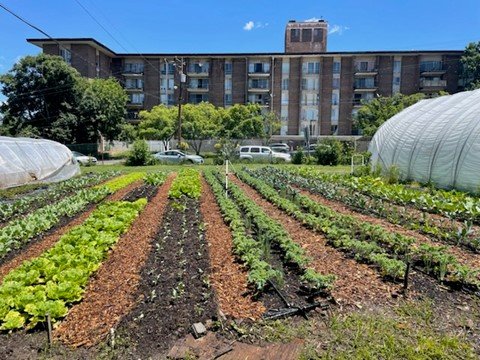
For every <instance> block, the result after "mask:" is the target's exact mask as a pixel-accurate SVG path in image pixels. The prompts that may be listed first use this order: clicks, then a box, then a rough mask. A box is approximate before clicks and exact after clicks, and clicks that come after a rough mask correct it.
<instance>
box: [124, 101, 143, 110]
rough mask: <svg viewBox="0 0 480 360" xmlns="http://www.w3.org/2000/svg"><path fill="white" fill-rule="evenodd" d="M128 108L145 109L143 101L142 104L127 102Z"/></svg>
mask: <svg viewBox="0 0 480 360" xmlns="http://www.w3.org/2000/svg"><path fill="white" fill-rule="evenodd" d="M127 107H129V108H135V109H136V108H142V107H143V101H142V102H131V101H128V102H127Z"/></svg>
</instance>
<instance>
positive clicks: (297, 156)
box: [292, 147, 305, 165]
mask: <svg viewBox="0 0 480 360" xmlns="http://www.w3.org/2000/svg"><path fill="white" fill-rule="evenodd" d="M304 158H305V154H304V153H303V150H302V148H301V147H298V148H297V151H295V152H294V153H293V156H292V164H297V165H301V164H302V163H303V159H304Z"/></svg>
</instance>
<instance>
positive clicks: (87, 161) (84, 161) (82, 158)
mask: <svg viewBox="0 0 480 360" xmlns="http://www.w3.org/2000/svg"><path fill="white" fill-rule="evenodd" d="M72 154H73V157H74V159H75V160H77V162H78V163H79V164H80V165H95V164H96V163H97V158H96V157H93V156H87V155H83V154H82V153H79V152H78V151H72Z"/></svg>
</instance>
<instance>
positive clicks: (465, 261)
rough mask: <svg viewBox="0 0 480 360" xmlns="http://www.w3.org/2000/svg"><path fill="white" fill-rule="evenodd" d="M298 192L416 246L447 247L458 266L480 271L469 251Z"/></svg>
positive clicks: (479, 260) (478, 260)
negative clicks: (396, 234)
mask: <svg viewBox="0 0 480 360" xmlns="http://www.w3.org/2000/svg"><path fill="white" fill-rule="evenodd" d="M297 189H298V188H297ZM298 190H299V191H300V192H301V193H302V195H305V196H308V197H310V198H311V199H313V200H315V201H316V202H318V203H320V204H322V205H325V206H328V207H329V208H331V209H333V210H335V211H336V212H338V213H340V214H344V215H350V216H353V217H355V218H356V219H358V220H361V221H363V222H368V223H370V224H373V225H378V226H381V227H383V228H384V229H385V230H386V231H388V232H392V233H398V234H402V235H405V236H410V237H412V238H414V239H415V240H416V244H417V246H418V245H419V244H428V245H432V246H441V245H445V246H447V252H448V253H450V254H452V255H454V256H455V257H456V258H457V260H458V262H459V263H460V264H462V265H468V266H470V267H472V268H477V269H480V254H475V253H472V252H471V251H468V250H465V249H463V248H461V247H458V246H450V245H446V244H442V243H439V242H438V241H433V240H431V239H430V238H429V237H428V236H426V235H423V234H420V233H419V232H416V231H414V230H409V229H405V228H404V227H402V226H401V225H397V224H392V223H390V222H389V221H388V220H385V219H380V218H377V217H374V216H369V215H365V214H362V213H360V212H357V211H354V210H352V209H350V208H349V207H347V206H346V205H344V204H342V203H340V202H337V201H333V200H328V199H326V198H324V197H323V196H321V195H318V194H313V193H311V192H309V191H305V190H301V189H298Z"/></svg>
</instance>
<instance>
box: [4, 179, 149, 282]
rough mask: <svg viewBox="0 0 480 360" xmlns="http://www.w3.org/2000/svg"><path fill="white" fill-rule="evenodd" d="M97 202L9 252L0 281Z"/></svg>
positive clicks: (116, 195) (123, 191)
mask: <svg viewBox="0 0 480 360" xmlns="http://www.w3.org/2000/svg"><path fill="white" fill-rule="evenodd" d="M140 184H141V181H140V182H135V183H133V184H130V185H128V186H127V187H125V188H123V189H120V190H118V191H117V192H116V193H114V194H112V195H109V196H107V197H106V199H105V200H104V201H118V200H120V199H122V198H123V197H125V196H126V195H127V194H128V193H130V192H132V191H133V190H134V189H135V188H137V187H138V186H139V185H140ZM96 207H97V204H92V205H89V206H88V207H87V208H86V209H85V210H83V212H81V213H80V214H78V215H76V216H74V217H73V218H69V217H66V216H65V217H62V219H60V221H59V223H58V224H57V225H55V226H54V227H53V228H51V229H50V230H48V231H46V232H45V233H43V234H40V235H38V236H36V237H35V238H33V239H31V240H30V241H29V242H28V243H26V244H25V245H24V246H22V247H20V248H18V249H15V250H13V251H11V252H9V253H8V254H7V255H6V256H5V257H4V258H2V259H0V282H1V281H2V280H3V278H4V277H5V275H7V274H8V273H9V272H10V271H11V270H13V269H15V268H16V267H18V266H20V265H21V264H22V263H23V262H24V261H26V260H31V259H34V258H36V257H38V256H40V255H41V254H42V253H43V252H45V251H46V250H48V249H50V248H51V247H52V246H53V245H54V244H55V243H56V242H57V241H58V240H59V239H60V238H61V237H62V236H63V235H64V234H66V233H67V232H68V231H70V230H71V229H72V228H74V227H75V226H78V225H81V224H82V223H83V222H84V221H85V220H86V219H87V218H88V217H89V216H90V214H91V213H92V212H93V211H94V210H95V209H96Z"/></svg>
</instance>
